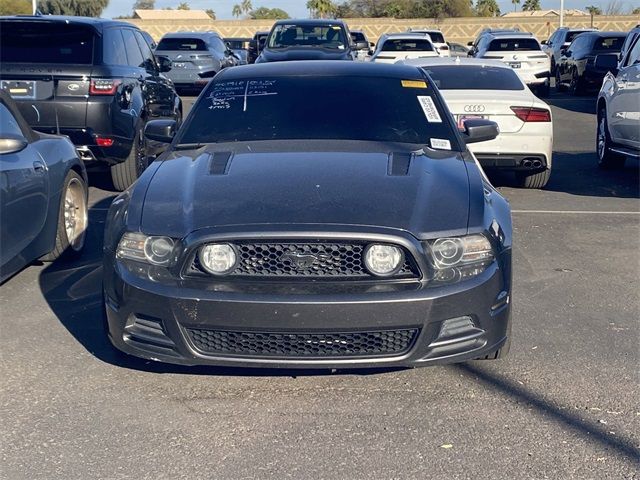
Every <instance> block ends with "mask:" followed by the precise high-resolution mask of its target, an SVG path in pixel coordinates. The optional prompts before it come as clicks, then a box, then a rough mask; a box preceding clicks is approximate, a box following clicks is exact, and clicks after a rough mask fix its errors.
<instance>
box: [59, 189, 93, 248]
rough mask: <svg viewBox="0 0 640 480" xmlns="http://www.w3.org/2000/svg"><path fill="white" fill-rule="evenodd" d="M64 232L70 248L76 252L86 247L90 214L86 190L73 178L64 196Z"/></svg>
mask: <svg viewBox="0 0 640 480" xmlns="http://www.w3.org/2000/svg"><path fill="white" fill-rule="evenodd" d="M63 208H64V230H65V233H66V235H67V240H68V242H69V246H70V247H71V248H72V249H73V250H75V251H76V252H78V251H80V250H82V247H83V246H84V238H85V233H86V231H87V223H88V212H87V199H86V196H85V189H84V186H83V184H82V182H80V180H78V179H77V178H72V179H71V181H70V182H69V184H68V185H67V190H66V192H65V195H64V207H63Z"/></svg>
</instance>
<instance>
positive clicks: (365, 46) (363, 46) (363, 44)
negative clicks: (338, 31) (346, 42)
mask: <svg viewBox="0 0 640 480" xmlns="http://www.w3.org/2000/svg"><path fill="white" fill-rule="evenodd" d="M356 50H369V44H368V43H367V42H356Z"/></svg>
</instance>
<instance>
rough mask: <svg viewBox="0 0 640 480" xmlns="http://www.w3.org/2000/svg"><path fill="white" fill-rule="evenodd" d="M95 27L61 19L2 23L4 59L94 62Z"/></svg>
mask: <svg viewBox="0 0 640 480" xmlns="http://www.w3.org/2000/svg"><path fill="white" fill-rule="evenodd" d="M93 37H94V34H93V29H91V28H90V27H86V26H84V25H74V24H64V23H57V22H25V21H20V22H2V23H1V24H0V45H1V46H2V47H1V48H0V62H20V63H61V64H62V63H66V64H75V65H90V64H91V63H92V62H93Z"/></svg>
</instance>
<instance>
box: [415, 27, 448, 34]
mask: <svg viewBox="0 0 640 480" xmlns="http://www.w3.org/2000/svg"><path fill="white" fill-rule="evenodd" d="M408 31H409V32H415V33H420V32H425V33H429V32H434V33H442V30H438V29H437V28H410V29H409V30H408Z"/></svg>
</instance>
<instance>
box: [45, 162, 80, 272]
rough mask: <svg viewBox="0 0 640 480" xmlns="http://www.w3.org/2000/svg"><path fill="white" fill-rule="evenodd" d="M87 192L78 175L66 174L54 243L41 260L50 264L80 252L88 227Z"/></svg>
mask: <svg viewBox="0 0 640 480" xmlns="http://www.w3.org/2000/svg"><path fill="white" fill-rule="evenodd" d="M88 191H89V189H88V187H87V184H86V182H85V181H84V179H83V178H82V177H81V176H80V175H78V174H77V173H76V172H74V171H73V170H71V171H70V172H69V173H67V176H66V178H65V179H64V186H63V188H62V195H61V197H60V209H59V211H58V227H57V229H56V243H55V246H54V248H53V250H52V251H51V252H49V253H47V254H46V255H45V256H43V257H42V258H41V260H43V261H45V262H52V261H54V260H56V259H58V258H60V257H61V256H63V255H65V256H69V257H71V256H74V255H79V254H80V253H81V252H82V249H83V248H84V240H85V236H86V232H87V226H88V225H89V216H88V208H87V198H88Z"/></svg>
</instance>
